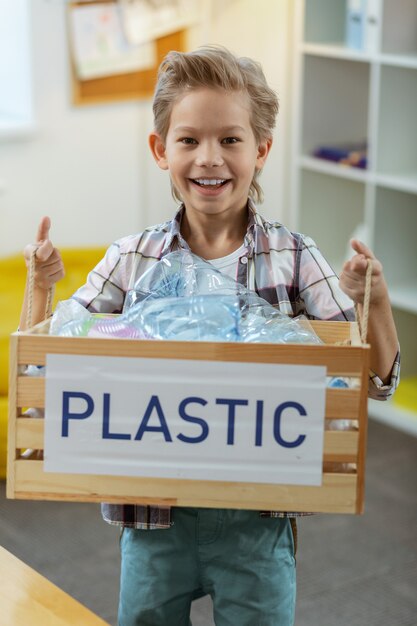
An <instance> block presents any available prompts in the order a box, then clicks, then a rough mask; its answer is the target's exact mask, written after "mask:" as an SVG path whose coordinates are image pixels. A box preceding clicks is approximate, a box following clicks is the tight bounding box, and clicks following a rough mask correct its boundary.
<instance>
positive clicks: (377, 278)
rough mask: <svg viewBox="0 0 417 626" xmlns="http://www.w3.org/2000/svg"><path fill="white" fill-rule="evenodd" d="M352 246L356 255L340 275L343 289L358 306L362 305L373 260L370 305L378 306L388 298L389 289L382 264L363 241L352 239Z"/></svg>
mask: <svg viewBox="0 0 417 626" xmlns="http://www.w3.org/2000/svg"><path fill="white" fill-rule="evenodd" d="M350 244H351V246H352V248H353V249H354V250H355V252H356V254H355V255H354V256H353V257H352V258H351V259H350V260H349V261H346V263H345V264H344V265H343V269H342V273H341V275H340V287H341V289H342V290H343V291H344V292H345V293H346V294H347V295H348V296H349V297H350V298H351V300H353V301H354V302H355V303H356V304H359V303H361V304H362V303H363V299H364V294H365V275H366V269H367V267H368V259H371V261H372V280H371V300H370V303H371V304H377V303H378V302H379V301H381V300H382V299H385V298H388V289H387V284H386V282H385V278H384V274H383V271H382V265H381V263H380V262H379V261H378V259H376V258H375V256H374V254H373V253H372V251H371V250H370V249H369V248H368V247H367V246H365V244H364V243H362V242H361V241H358V240H357V239H352V240H351V242H350Z"/></svg>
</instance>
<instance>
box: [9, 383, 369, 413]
mask: <svg viewBox="0 0 417 626" xmlns="http://www.w3.org/2000/svg"><path fill="white" fill-rule="evenodd" d="M359 402H360V390H359V389H327V390H326V417H327V419H357V418H358V411H359ZM17 405H18V406H20V407H28V406H33V407H36V408H38V409H43V408H44V407H45V379H44V378H40V377H39V378H38V377H35V378H32V377H31V376H19V377H18V378H17Z"/></svg>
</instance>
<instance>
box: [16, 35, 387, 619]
mask: <svg viewBox="0 0 417 626" xmlns="http://www.w3.org/2000/svg"><path fill="white" fill-rule="evenodd" d="M153 110H154V121H155V129H154V131H153V132H152V133H151V135H150V138H149V144H150V148H151V151H152V154H153V156H154V158H155V161H156V163H157V165H158V166H159V167H160V168H161V169H163V170H167V171H168V172H169V174H170V179H171V185H172V190H173V195H174V197H175V198H176V199H177V200H179V201H180V202H181V207H180V209H179V211H178V212H177V214H176V215H175V217H174V219H173V220H172V221H169V222H167V223H165V224H161V225H159V226H156V227H152V228H149V229H146V230H145V231H144V232H143V233H141V234H139V235H133V236H131V237H126V238H124V239H121V240H119V241H118V242H115V244H113V245H112V246H111V247H110V248H109V250H108V251H107V253H106V256H105V258H104V259H103V260H102V261H101V262H100V263H99V264H98V266H97V267H96V268H95V269H94V270H93V271H92V272H91V273H90V275H89V277H88V280H87V284H86V285H85V286H84V287H82V288H81V289H79V290H78V291H77V292H76V294H75V295H74V298H75V299H76V300H78V301H79V302H80V303H81V304H83V305H84V306H86V307H87V308H88V309H90V310H91V311H96V312H104V311H106V312H120V311H121V310H122V307H123V301H124V297H125V294H126V292H127V290H128V289H129V287H131V286H132V285H133V284H134V282H135V280H136V279H137V278H138V276H140V275H141V274H143V272H144V271H146V270H147V269H148V268H149V267H150V266H151V265H152V264H154V263H156V262H157V261H158V260H159V259H160V258H162V257H163V256H164V255H165V254H167V253H168V252H171V251H172V250H175V249H180V248H184V249H189V248H190V249H191V250H192V252H194V253H195V254H197V255H199V256H201V257H203V258H204V259H207V260H209V261H211V262H212V263H213V264H214V265H216V266H218V267H221V271H223V272H225V273H228V274H229V275H231V276H233V277H234V278H235V279H237V280H238V281H239V282H241V283H243V284H246V285H247V286H248V288H249V289H251V290H253V291H256V292H257V293H258V294H259V295H260V296H262V297H263V298H265V299H266V300H268V301H269V302H270V303H271V304H273V305H276V306H277V307H278V308H279V309H280V310H281V311H282V312H284V313H286V314H288V315H290V316H294V315H299V314H301V313H304V314H305V315H307V316H308V317H310V318H319V319H327V320H330V319H332V320H339V319H340V320H344V319H353V317H354V314H353V309H352V302H351V300H353V301H354V302H355V303H357V304H358V307H359V309H360V308H361V305H362V301H363V293H364V282H365V280H364V277H365V271H366V266H367V261H368V259H371V260H372V268H373V269H372V294H371V305H370V309H371V310H370V319H369V340H370V343H371V344H372V355H371V366H372V369H373V371H374V372H375V375H374V376H373V377H371V379H370V395H372V396H373V397H377V398H381V399H385V398H387V397H388V396H389V395H390V394H391V393H392V392H393V390H394V388H395V386H396V382H397V376H398V367H399V364H398V341H397V336H396V331H395V326H394V322H393V318H392V314H391V308H390V303H389V298H388V292H387V287H386V283H385V280H384V277H383V273H382V267H381V264H380V263H379V262H378V261H377V260H376V259H375V258H374V257H373V255H372V253H371V251H370V250H369V249H368V248H367V247H366V246H364V245H363V244H361V243H360V242H358V241H353V242H352V246H353V248H354V250H355V252H356V254H355V255H354V257H353V259H352V260H350V261H348V262H347V263H346V264H345V266H344V268H343V272H342V276H341V279H340V283H339V282H338V279H337V277H336V275H335V274H334V272H333V271H332V269H331V268H330V267H329V265H328V264H327V263H326V261H325V260H324V258H323V257H322V255H321V254H320V252H319V251H318V249H317V247H316V245H315V244H314V242H313V241H312V240H311V239H310V238H308V237H305V236H303V235H300V234H298V233H291V232H289V231H288V230H287V229H286V228H285V227H284V226H282V225H280V224H277V223H272V224H271V223H269V222H267V221H265V220H264V219H263V218H262V217H261V216H260V215H259V214H258V213H257V212H256V208H255V202H260V201H261V195H262V192H261V189H260V187H259V183H258V180H257V179H258V176H259V173H260V172H261V170H262V168H263V166H264V164H265V162H266V160H267V157H268V154H269V151H270V148H271V145H272V130H273V128H274V126H275V119H276V115H277V113H278V100H277V97H276V95H275V93H274V92H273V91H272V90H271V89H270V88H269V87H268V85H267V83H266V81H265V77H264V75H263V73H262V70H261V68H260V66H259V65H258V64H256V63H255V62H253V61H251V60H250V59H243V58H242V59H237V58H236V57H234V56H233V55H232V54H231V53H229V52H228V51H227V50H225V49H223V48H217V47H206V48H201V49H199V50H197V51H195V52H191V53H187V54H182V53H176V52H172V53H170V54H168V55H167V57H166V58H165V60H164V61H163V63H162V64H161V67H160V70H159V74H158V83H157V87H156V91H155V97H154V104H153ZM49 227H50V222H49V220H48V218H44V219H43V220H42V222H41V225H40V229H39V232H38V238H37V244H36V246H35V248H34V247H33V246H28V247H27V249H26V252H25V255H26V258H27V259H28V258H29V256H30V254H31V253H32V252H33V250H34V249H35V250H36V272H35V285H34V297H33V306H32V311H33V318H32V319H33V322H36V321H38V320H39V319H41V318H42V315H43V311H44V309H45V303H46V294H47V290H48V288H49V287H50V286H51V285H53V284H54V282H56V280H58V279H59V278H60V277H61V276H62V275H63V267H62V263H61V261H60V257H59V253H58V251H57V250H56V249H55V248H54V247H53V245H52V243H51V242H50V240H49ZM340 287H341V288H342V289H340ZM349 298H350V299H351V300H350V299H349ZM26 307H27V305H26V300H25V305H24V310H23V315H22V326H21V327H22V328H24V319H25V314H26ZM103 516H104V518H105V519H106V521H108V522H110V523H113V524H120V525H121V526H122V528H123V533H122V537H121V555H122V565H121V589H120V605H119V625H120V626H133V625H134V624H136V625H139V624H140V625H141V626H145V625H149V626H151V625H152V626H188V624H189V613H190V605H191V602H192V600H193V599H194V598H195V597H199V596H201V595H205V594H207V593H209V594H210V595H211V596H212V599H213V605H214V617H215V622H216V624H217V625H218V626H254V625H255V624H256V625H257V626H258V625H259V626H260V625H264V626H290V625H291V624H293V621H294V609H295V559H294V556H295V535H294V530H295V519H294V518H295V517H296V514H293V513H288V512H279V511H278V512H276V511H269V512H261V513H259V512H256V511H236V510H229V509H221V510H220V509H195V508H183V507H176V508H173V509H170V508H168V507H146V506H132V505H131V506H114V505H113V506H112V505H103ZM146 529H152V532H145V530H146Z"/></svg>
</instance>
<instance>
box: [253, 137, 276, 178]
mask: <svg viewBox="0 0 417 626" xmlns="http://www.w3.org/2000/svg"><path fill="white" fill-rule="evenodd" d="M271 146H272V138H270V139H262V141H261V142H260V143H259V145H258V156H257V158H256V169H259V170H261V169H262V168H263V166H264V165H265V162H266V159H267V157H268V154H269V151H270V149H271Z"/></svg>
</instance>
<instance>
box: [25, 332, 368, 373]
mask: <svg viewBox="0 0 417 626" xmlns="http://www.w3.org/2000/svg"><path fill="white" fill-rule="evenodd" d="M47 339H48V340H47V341H45V337H43V336H41V335H33V336H31V335H22V336H21V338H20V341H19V349H18V357H17V362H18V365H26V364H29V363H31V364H34V365H41V366H42V365H45V362H46V354H47V353H48V354H72V355H84V354H85V355H95V356H119V357H143V358H159V359H176V360H177V359H191V360H197V361H204V360H207V361H227V362H233V361H240V362H244V363H250V362H253V363H286V364H292V365H300V364H303V365H322V364H323V355H324V352H323V350H324V348H325V349H326V358H325V360H326V365H327V371H328V374H329V376H336V375H337V376H351V377H357V376H359V375H360V373H361V369H362V353H363V348H361V347H352V346H333V345H332V346H325V347H324V346H321V345H302V344H283V345H279V346H277V345H276V344H241V343H220V342H219V343H209V342H198V343H197V342H195V341H141V340H135V341H130V340H126V339H113V338H109V339H89V338H87V337H54V336H48V337H47ZM277 347H279V350H277Z"/></svg>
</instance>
